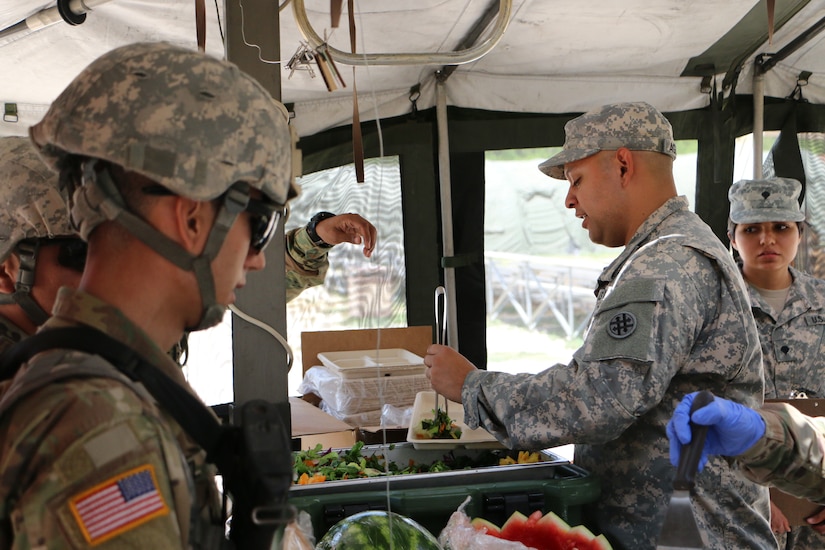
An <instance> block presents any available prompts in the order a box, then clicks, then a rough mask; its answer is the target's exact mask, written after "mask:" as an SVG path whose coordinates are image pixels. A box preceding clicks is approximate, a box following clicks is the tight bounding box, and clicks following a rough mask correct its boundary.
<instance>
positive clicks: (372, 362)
mask: <svg viewBox="0 0 825 550" xmlns="http://www.w3.org/2000/svg"><path fill="white" fill-rule="evenodd" d="M318 359H320V360H321V363H322V364H323V365H324V366H325V367H327V368H328V369H330V370H332V371H334V372H336V373H338V374H339V375H340V376H341V377H342V378H374V377H380V376H409V375H412V374H423V373H424V371H425V370H426V368H427V367H426V366H425V365H424V359H423V358H421V357H419V356H418V355H416V354H414V353H412V352H410V351H407V350H405V349H401V348H389V349H371V350H354V351H329V352H324V353H319V354H318Z"/></svg>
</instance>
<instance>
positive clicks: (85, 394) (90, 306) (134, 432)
mask: <svg viewBox="0 0 825 550" xmlns="http://www.w3.org/2000/svg"><path fill="white" fill-rule="evenodd" d="M53 313H54V316H53V317H52V318H51V319H49V320H48V321H47V322H46V324H45V325H44V326H43V330H48V329H50V328H55V327H64V326H73V325H88V326H91V327H93V328H96V329H98V330H100V331H102V332H105V333H106V334H109V335H110V336H112V337H114V338H116V339H117V340H119V341H121V342H123V343H125V344H127V345H128V346H129V347H131V348H132V349H134V350H135V351H137V352H138V353H140V354H141V355H142V356H143V357H145V358H146V359H148V360H149V361H150V362H151V363H152V364H153V365H154V366H156V367H157V368H158V369H160V370H161V371H162V372H163V373H164V374H166V375H167V376H169V377H170V378H172V379H173V380H175V381H176V382H177V383H178V384H180V385H181V386H183V387H184V388H187V389H189V390H190V391H192V392H193V393H194V390H191V388H190V387H189V385H188V383H187V382H186V380H185V379H184V378H183V375H182V373H181V370H180V368H179V367H178V365H177V364H176V363H174V361H172V360H171V359H170V358H169V357H168V356H167V355H166V354H165V353H164V352H163V351H162V350H160V349H158V347H157V346H156V345H155V344H154V343H153V342H152V341H151V340H150V339H149V338H148V336H146V334H145V333H143V331H141V330H140V329H139V328H137V327H136V326H134V325H133V324H132V323H130V322H129V320H128V319H126V318H125V317H124V316H123V314H121V313H120V312H119V311H118V310H117V309H116V308H114V307H112V306H109V305H107V304H105V303H103V302H101V301H99V300H97V299H95V298H93V297H92V296H90V295H88V294H84V293H82V292H78V291H73V290H70V289H67V288H63V289H61V291H60V294H59V296H58V299H57V302H56V303H55V308H54V311H53ZM67 365H70V366H71V372H72V373H73V374H71V375H70V377H69V378H65V379H62V380H61V381H60V383H48V384H46V385H42V386H40V387H35V389H33V391H31V392H29V393H26V389H25V388H26V385H27V384H37V379H38V378H40V377H47V378H48V377H49V376H50V375H49V374H48V373H49V372H57V371H59V370H60V369H63V370H66V367H67ZM89 368H100V369H108V371H109V372H110V375H107V376H100V375H98V376H89V375H88V374H86V375H84V374H82V373H84V372H85V371H86V369H89ZM18 393H20V395H19V396H17V395H16V394H18ZM15 398H17V399H16V401H15V402H14V403H13V405H12V406H11V408H10V409H8V410H3V412H2V415H0V441H1V442H2V446H1V447H0V465H2V467H1V468H0V472H1V473H0V518H5V519H8V518H10V521H11V526H12V528H13V533H14V546H12V547H11V548H38V547H41V546H42V547H43V548H46V547H48V548H50V549H59V548H86V547H87V546H89V545H92V544H98V543H99V541H101V540H102V541H103V542H102V543H100V544H99V546H96V548H101V549H104V548H153V547H154V548H169V541H171V540H179V541H180V546H179V547H180V548H219V546H218V541H219V540H220V539H221V538H223V531H224V524H223V521H222V517H221V508H220V501H219V497H218V492H217V488H216V486H215V480H214V470H213V469H212V467H211V466H210V465H208V464H206V463H205V456H204V454H205V453H204V452H203V451H202V450H200V449H199V448H198V446H197V445H195V444H194V442H193V441H192V440H191V439H189V438H188V437H187V436H186V434H184V433H183V432H182V431H181V429H180V427H179V426H178V425H177V423H175V422H174V421H173V420H172V419H171V418H170V417H168V415H167V414H166V413H165V412H163V411H162V410H160V409H159V408H158V406H157V405H156V404H155V402H154V399H152V398H151V397H150V396H149V395H148V394H147V393H146V391H145V390H143V389H142V387H141V386H138V385H136V384H135V383H133V382H131V381H130V380H128V379H127V378H126V377H124V376H123V375H121V374H120V373H119V372H118V371H117V370H116V369H114V367H112V366H111V365H109V364H108V363H106V362H105V361H102V360H101V359H100V358H99V357H97V356H93V355H88V354H83V353H80V352H71V351H66V350H55V351H50V352H45V353H42V354H40V355H38V356H37V357H36V358H35V359H33V360H32V361H30V362H29V363H28V364H27V365H25V366H24V367H22V368H21V370H20V372H19V373H18V375H17V377H15V380H14V384H13V385H12V387H11V388H10V390H9V392H8V393H7V394H6V395H5V396H4V399H3V401H0V410H2V409H3V408H4V403H5V402H6V400H12V399H15ZM32 411H38V414H37V415H35V416H34V417H33V416H32ZM183 457H185V459H184V458H183ZM147 470H148V471H149V472H151V474H152V478H153V480H152V481H150V482H149V483H150V485H154V486H155V487H156V488H157V490H158V492H159V495H160V496H159V502H158V509H157V511H156V512H154V513H153V514H148V515H146V516H144V517H141V518H139V520H138V521H137V522H135V523H133V524H126V525H124V526H122V527H121V528H119V529H116V530H114V531H107V530H106V528H105V527H104V528H99V531H96V530H95V523H94V521H93V519H94V518H93V517H91V516H89V515H85V516H84V515H83V512H82V509H81V508H80V500H81V499H82V498H83V496H84V495H85V494H86V493H88V492H89V491H94V490H95V488H97V487H99V486H101V485H105V484H107V483H111V482H112V481H115V482H116V481H118V480H120V479H121V478H122V477H123V475H124V474H126V473H129V472H138V473H140V472H144V471H147ZM98 532H102V533H103V534H102V535H97V534H96V533H98ZM0 540H2V539H0ZM106 541H108V542H106ZM0 548H8V546H4V545H3V544H0Z"/></svg>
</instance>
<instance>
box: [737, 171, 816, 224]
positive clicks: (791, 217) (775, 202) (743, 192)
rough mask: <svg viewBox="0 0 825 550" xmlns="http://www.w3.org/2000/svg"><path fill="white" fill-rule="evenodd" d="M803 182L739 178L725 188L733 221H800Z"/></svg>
mask: <svg viewBox="0 0 825 550" xmlns="http://www.w3.org/2000/svg"><path fill="white" fill-rule="evenodd" d="M801 192H802V184H801V183H799V182H798V181H796V180H795V179H792V178H770V179H766V180H740V181H737V182H736V183H734V184H733V185H731V186H730V189H728V200H730V221H732V222H733V223H736V224H739V223H762V222H801V221H805V214H804V212H802V209H801V208H800V207H799V194H800V193H801Z"/></svg>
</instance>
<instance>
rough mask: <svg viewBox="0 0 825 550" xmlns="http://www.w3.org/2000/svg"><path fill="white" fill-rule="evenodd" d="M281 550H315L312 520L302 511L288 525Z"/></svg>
mask: <svg viewBox="0 0 825 550" xmlns="http://www.w3.org/2000/svg"><path fill="white" fill-rule="evenodd" d="M280 548H281V550H313V549H314V548H315V537H314V536H313V534H312V518H311V517H310V515H309V514H308V513H307V512H305V511H303V510H301V511H300V512H298V515H297V517H296V518H295V519H294V520H292V521H290V522H289V523H287V525H286V527H285V528H284V534H283V538H282V540H281V546H280Z"/></svg>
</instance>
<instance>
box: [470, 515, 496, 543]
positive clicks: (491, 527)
mask: <svg viewBox="0 0 825 550" xmlns="http://www.w3.org/2000/svg"><path fill="white" fill-rule="evenodd" d="M470 525H472V526H473V528H475V530H476V531H481V532H482V533H485V534H487V535H490V536H491V537H496V538H497V539H499V538H501V529H500V528H499V526H498V525H496V524H495V523H493V522H492V521H487V520H486V519H484V518H473V520H472V521H471V522H470Z"/></svg>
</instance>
